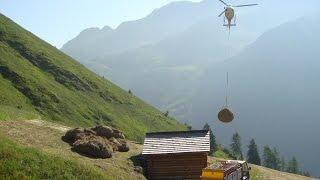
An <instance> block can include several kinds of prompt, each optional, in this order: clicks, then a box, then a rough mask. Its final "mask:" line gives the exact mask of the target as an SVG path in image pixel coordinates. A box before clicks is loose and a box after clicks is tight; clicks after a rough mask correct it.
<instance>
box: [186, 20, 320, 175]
mask: <svg viewBox="0 0 320 180" xmlns="http://www.w3.org/2000/svg"><path fill="white" fill-rule="evenodd" d="M315 22H319V20H318V16H315V17H308V18H302V19H299V20H297V21H294V22H291V23H287V24H284V25H281V26H279V27H277V28H275V29H273V30H271V31H268V32H266V33H265V34H264V35H262V36H261V37H260V38H259V39H258V40H257V41H256V42H255V43H253V44H252V45H250V46H249V47H248V48H247V49H246V50H245V51H244V52H242V53H241V54H240V55H238V56H236V57H234V58H232V59H229V60H227V61H225V62H223V63H220V64H218V65H214V66H211V67H210V68H208V70H207V72H206V73H204V76H203V78H202V81H201V84H200V85H199V87H198V91H197V92H196V93H195V96H194V97H193V98H192V100H191V101H190V102H189V103H188V104H191V105H192V107H193V108H192V109H191V110H190V112H192V113H190V114H187V115H186V116H187V117H189V118H192V119H193V125H196V126H199V127H200V126H201V125H202V124H203V123H204V122H212V123H211V125H212V127H213V129H214V131H215V132H216V134H217V138H218V139H221V140H222V141H223V143H226V144H228V143H229V142H230V138H231V134H232V133H233V132H235V131H238V132H239V133H240V135H241V136H242V137H243V139H244V142H248V141H249V140H250V138H255V139H256V140H257V142H259V144H260V145H266V144H268V145H275V146H277V147H278V148H279V149H280V151H281V152H282V153H283V154H285V155H286V156H287V158H289V157H290V156H293V155H295V156H297V157H298V159H299V160H300V163H301V166H302V167H303V168H304V169H306V170H309V171H312V173H313V174H314V175H317V176H318V175H320V174H319V173H320V172H319V168H318V167H319V166H320V164H319V162H320V158H319V156H318V152H320V144H319V143H314V142H316V141H317V137H319V136H320V133H319V130H318V127H319V125H320V123H319V121H318V119H319V114H318V110H317V109H319V104H320V96H319V91H320V85H319V83H318V78H319V77H320V73H319V69H320V61H319V57H320V52H319V46H318V44H317V42H319V41H320V36H319V34H318V33H317V32H319V31H320V26H319V24H318V23H315ZM227 71H228V72H229V76H230V88H229V94H230V105H231V108H232V109H233V110H234V112H235V113H236V120H235V121H234V122H233V123H231V124H229V125H225V124H221V123H219V122H218V121H216V119H217V118H216V117H217V112H218V111H219V109H220V108H221V106H222V105H224V97H225V78H226V77H225V76H226V72H227ZM199 120H202V122H201V121H199Z"/></svg>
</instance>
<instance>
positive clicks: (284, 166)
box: [280, 156, 287, 172]
mask: <svg viewBox="0 0 320 180" xmlns="http://www.w3.org/2000/svg"><path fill="white" fill-rule="evenodd" d="M280 170H281V171H283V172H285V171H287V163H286V160H285V158H284V157H283V156H282V157H281V160H280Z"/></svg>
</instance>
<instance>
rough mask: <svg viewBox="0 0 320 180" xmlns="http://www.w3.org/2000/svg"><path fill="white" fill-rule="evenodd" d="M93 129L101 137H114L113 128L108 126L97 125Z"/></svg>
mask: <svg viewBox="0 0 320 180" xmlns="http://www.w3.org/2000/svg"><path fill="white" fill-rule="evenodd" d="M91 130H93V131H94V132H96V134H97V135H98V136H101V137H106V138H111V137H113V130H112V128H110V127H108V126H97V127H95V128H92V129H91Z"/></svg>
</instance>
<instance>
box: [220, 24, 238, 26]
mask: <svg viewBox="0 0 320 180" xmlns="http://www.w3.org/2000/svg"><path fill="white" fill-rule="evenodd" d="M223 26H237V25H236V24H224V25H223Z"/></svg>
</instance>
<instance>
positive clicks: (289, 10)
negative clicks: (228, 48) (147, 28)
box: [0, 0, 320, 48]
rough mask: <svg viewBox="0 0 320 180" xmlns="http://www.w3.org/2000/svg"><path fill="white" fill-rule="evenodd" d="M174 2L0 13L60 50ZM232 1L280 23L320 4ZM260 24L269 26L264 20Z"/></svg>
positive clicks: (96, 3) (89, 0)
mask: <svg viewBox="0 0 320 180" xmlns="http://www.w3.org/2000/svg"><path fill="white" fill-rule="evenodd" d="M173 1H178V0H0V12H1V13H3V14H4V15H6V16H7V17H9V18H11V19H12V20H14V21H15V22H17V23H18V24H20V25H21V26H23V27H24V28H26V29H27V30H29V31H31V32H33V33H34V34H36V35H37V36H39V37H40V38H42V39H44V40H46V41H47V42H49V43H51V44H52V45H54V46H57V47H58V48H60V47H61V46H62V45H63V44H64V43H66V42H67V41H68V40H70V39H72V38H73V37H75V36H76V35H78V34H79V32H81V31H82V30H83V29H85V28H88V27H103V26H105V25H108V26H111V27H113V28H115V27H116V26H118V25H119V24H120V23H121V22H123V21H128V20H135V19H140V18H142V17H144V16H146V15H148V14H149V13H150V12H152V11H153V10H154V9H155V8H159V7H162V6H164V5H165V4H168V3H170V2H173ZM189 1H194V2H199V1H201V0H189ZM212 1H217V0H212ZM234 1H235V2H236V4H237V3H245V2H257V3H259V4H260V5H261V6H260V8H264V11H265V12H264V13H263V12H261V14H262V16H267V17H269V16H274V18H277V19H283V21H286V20H289V19H290V18H295V17H293V16H301V15H304V14H308V12H311V11H314V10H319V9H320V1H319V0H306V1H302V0H300V1H296V0H293V1H292V0H281V1H280V0H234ZM228 2H232V1H231V0H229V1H228ZM255 9H256V10H258V8H255ZM252 10H254V9H252ZM260 10H261V9H260ZM260 10H259V11H260ZM248 12H250V11H248ZM213 13H217V12H213ZM280 16H282V17H280ZM269 19H270V20H271V21H273V20H272V18H269ZM261 21H265V23H266V24H267V23H270V22H267V19H261ZM271 23H272V22H271Z"/></svg>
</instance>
